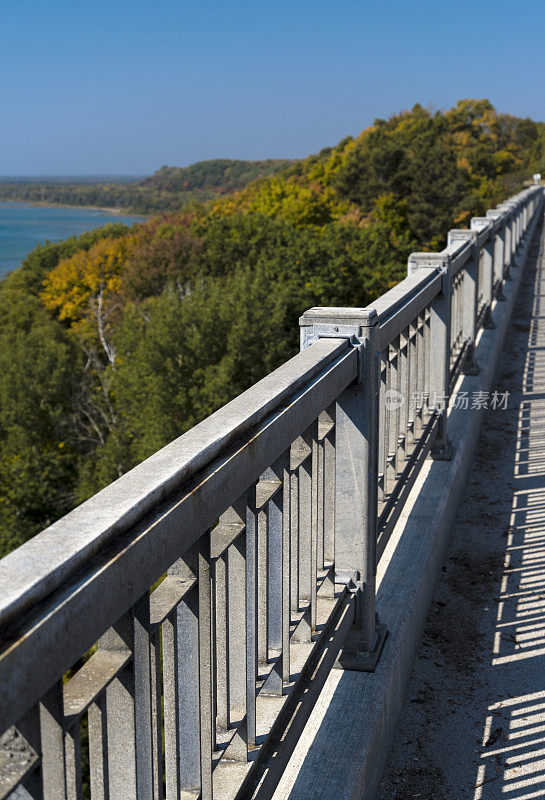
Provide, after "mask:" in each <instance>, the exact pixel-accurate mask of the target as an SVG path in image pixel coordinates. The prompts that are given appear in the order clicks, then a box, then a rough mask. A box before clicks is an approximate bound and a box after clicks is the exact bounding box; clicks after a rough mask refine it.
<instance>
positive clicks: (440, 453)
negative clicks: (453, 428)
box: [430, 439, 453, 461]
mask: <svg viewBox="0 0 545 800" xmlns="http://www.w3.org/2000/svg"><path fill="white" fill-rule="evenodd" d="M452 451H453V448H452V442H450V441H449V440H448V439H447V442H446V444H444V445H442V446H441V447H440V448H437V450H433V449H432V450H431V451H430V458H431V459H433V461H450V460H451V458H452Z"/></svg>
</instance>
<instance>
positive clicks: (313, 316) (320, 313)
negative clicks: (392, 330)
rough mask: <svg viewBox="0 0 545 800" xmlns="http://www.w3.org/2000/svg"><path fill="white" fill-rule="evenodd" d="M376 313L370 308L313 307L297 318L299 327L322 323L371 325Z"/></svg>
mask: <svg viewBox="0 0 545 800" xmlns="http://www.w3.org/2000/svg"><path fill="white" fill-rule="evenodd" d="M376 318H377V312H376V310H375V309H374V308H373V307H372V306H366V307H365V308H345V307H343V306H314V307H313V308H309V309H308V310H307V311H305V313H304V314H303V315H302V316H301V317H300V318H299V325H300V326H301V327H304V326H307V325H314V324H316V323H323V324H327V325H335V323H339V324H340V325H363V326H364V327H367V326H369V325H373V324H374V322H375V320H376Z"/></svg>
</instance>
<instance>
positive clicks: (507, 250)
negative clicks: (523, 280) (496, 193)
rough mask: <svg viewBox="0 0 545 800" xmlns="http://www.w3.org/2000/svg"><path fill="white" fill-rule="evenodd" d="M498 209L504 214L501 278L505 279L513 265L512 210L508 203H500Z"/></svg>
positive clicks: (511, 205)
mask: <svg viewBox="0 0 545 800" xmlns="http://www.w3.org/2000/svg"><path fill="white" fill-rule="evenodd" d="M498 209H499V210H500V211H502V212H503V213H504V214H505V246H504V262H503V263H504V268H503V277H504V279H505V278H507V276H508V274H509V267H510V266H511V264H512V263H513V254H514V245H515V236H514V227H515V226H514V209H513V204H512V203H511V202H509V201H507V202H505V203H501V204H500V205H499V206H498Z"/></svg>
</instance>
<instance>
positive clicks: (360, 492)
mask: <svg viewBox="0 0 545 800" xmlns="http://www.w3.org/2000/svg"><path fill="white" fill-rule="evenodd" d="M300 324H301V349H304V348H305V347H308V346H309V345H310V344H312V342H313V341H315V340H316V339H318V338H321V337H324V336H325V337H333V338H349V339H350V340H351V342H352V344H353V346H354V347H356V348H357V349H358V351H359V368H358V378H357V379H356V381H354V382H353V383H352V384H351V385H350V386H349V387H348V388H347V389H345V390H344V391H343V392H342V393H341V394H340V395H339V397H338V398H337V401H336V412H335V453H336V468H335V582H336V583H339V584H344V585H345V586H347V588H348V590H349V591H351V592H353V593H354V594H355V614H354V624H353V626H352V629H351V631H350V633H349V635H348V637H347V639H346V641H345V643H344V646H343V649H342V653H341V655H340V656H339V659H338V663H337V666H338V667H340V668H343V669H351V670H358V671H364V672H370V671H372V670H374V668H375V666H376V664H377V661H378V658H379V656H380V652H381V650H382V647H383V645H384V641H385V639H386V635H387V633H386V629H385V628H384V626H382V625H379V623H378V620H377V615H376V611H375V576H376V544H377V483H378V433H379V432H378V389H379V372H378V368H379V361H378V359H379V354H378V351H377V345H376V330H377V314H376V311H375V310H374V309H373V308H366V309H345V308H312V309H310V310H309V311H307V312H306V313H305V314H304V315H303V316H302V317H301V320H300Z"/></svg>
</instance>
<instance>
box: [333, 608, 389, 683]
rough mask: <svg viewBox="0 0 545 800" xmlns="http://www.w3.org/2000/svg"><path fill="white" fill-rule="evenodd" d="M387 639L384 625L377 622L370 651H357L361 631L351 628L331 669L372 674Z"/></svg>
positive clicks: (386, 630)
mask: <svg viewBox="0 0 545 800" xmlns="http://www.w3.org/2000/svg"><path fill="white" fill-rule="evenodd" d="M387 638H388V629H387V627H386V625H381V624H380V623H379V622H378V619H377V623H376V627H375V636H374V639H373V644H372V646H371V649H370V650H367V651H364V650H360V649H359V646H358V645H359V644H360V643H361V630H360V629H359V628H357V627H356V626H354V625H353V626H352V627H351V628H350V630H349V631H348V635H347V637H346V639H345V642H344V644H343V646H342V648H341V651H340V653H339V655H338V656H337V660H336V661H335V663H334V664H333V669H344V670H348V671H350V672H374V671H375V668H376V666H377V664H378V660H379V658H380V654H381V653H382V649H383V647H384V643H385V642H386V639H387Z"/></svg>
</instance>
